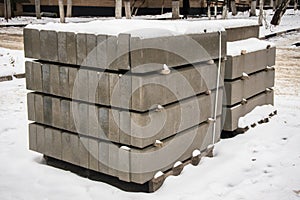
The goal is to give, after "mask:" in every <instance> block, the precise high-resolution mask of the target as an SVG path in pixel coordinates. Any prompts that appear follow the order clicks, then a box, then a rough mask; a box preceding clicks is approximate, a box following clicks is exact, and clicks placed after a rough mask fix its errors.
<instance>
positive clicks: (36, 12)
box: [35, 0, 42, 19]
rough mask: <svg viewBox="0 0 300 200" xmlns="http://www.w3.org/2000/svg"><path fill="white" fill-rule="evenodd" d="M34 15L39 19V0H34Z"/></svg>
mask: <svg viewBox="0 0 300 200" xmlns="http://www.w3.org/2000/svg"><path fill="white" fill-rule="evenodd" d="M35 15H36V18H37V19H41V18H42V16H41V1H40V0H35Z"/></svg>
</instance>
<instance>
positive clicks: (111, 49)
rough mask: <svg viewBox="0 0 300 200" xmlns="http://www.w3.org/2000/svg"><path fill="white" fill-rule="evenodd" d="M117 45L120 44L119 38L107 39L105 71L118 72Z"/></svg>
mask: <svg viewBox="0 0 300 200" xmlns="http://www.w3.org/2000/svg"><path fill="white" fill-rule="evenodd" d="M117 43H118V38H117V37H116V36H108V37H107V40H106V62H105V63H106V65H105V69H112V70H118V68H117V65H116V59H117Z"/></svg>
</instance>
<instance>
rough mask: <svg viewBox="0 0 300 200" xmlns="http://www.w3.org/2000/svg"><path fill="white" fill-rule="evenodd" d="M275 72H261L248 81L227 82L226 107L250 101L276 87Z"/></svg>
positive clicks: (250, 77)
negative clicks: (253, 97)
mask: <svg viewBox="0 0 300 200" xmlns="http://www.w3.org/2000/svg"><path fill="white" fill-rule="evenodd" d="M274 79H275V70H269V71H261V72H259V73H255V74H252V75H251V76H249V78H248V79H243V80H242V79H238V80H235V81H232V82H225V91H226V99H224V100H226V101H224V105H234V104H236V103H239V102H242V100H243V99H248V98H250V97H252V96H254V95H256V94H258V93H261V92H263V91H265V89H266V88H270V87H273V86H274Z"/></svg>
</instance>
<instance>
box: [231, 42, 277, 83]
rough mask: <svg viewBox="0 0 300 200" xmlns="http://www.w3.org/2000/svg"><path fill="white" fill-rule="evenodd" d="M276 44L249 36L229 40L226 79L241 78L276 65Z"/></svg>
mask: <svg viewBox="0 0 300 200" xmlns="http://www.w3.org/2000/svg"><path fill="white" fill-rule="evenodd" d="M275 54H276V48H275V45H274V44H273V43H271V42H267V41H261V40H259V39H257V38H249V39H246V40H240V41H235V42H227V58H228V59H227V61H226V67H225V79H235V78H241V77H242V76H243V73H246V74H251V73H253V72H257V71H260V70H263V69H267V68H268V67H271V66H274V65H275Z"/></svg>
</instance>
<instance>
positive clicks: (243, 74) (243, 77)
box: [241, 72, 249, 80]
mask: <svg viewBox="0 0 300 200" xmlns="http://www.w3.org/2000/svg"><path fill="white" fill-rule="evenodd" d="M241 79H242V80H246V79H249V75H248V74H247V73H245V72H243V73H242V78H241Z"/></svg>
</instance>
